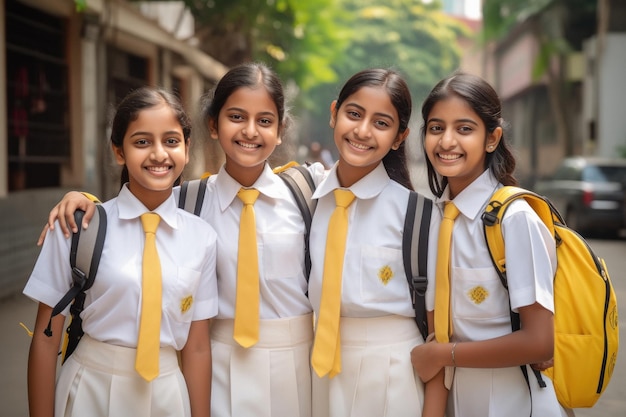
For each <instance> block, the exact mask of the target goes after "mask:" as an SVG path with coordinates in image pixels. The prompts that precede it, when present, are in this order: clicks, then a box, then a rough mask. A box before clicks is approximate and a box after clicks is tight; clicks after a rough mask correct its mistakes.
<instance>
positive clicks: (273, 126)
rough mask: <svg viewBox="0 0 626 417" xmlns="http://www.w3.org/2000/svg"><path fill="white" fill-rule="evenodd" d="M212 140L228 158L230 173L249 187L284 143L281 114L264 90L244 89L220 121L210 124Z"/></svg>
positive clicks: (235, 95) (237, 92)
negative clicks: (279, 116)
mask: <svg viewBox="0 0 626 417" xmlns="http://www.w3.org/2000/svg"><path fill="white" fill-rule="evenodd" d="M209 129H210V131H211V138H213V139H217V140H219V142H220V145H221V146H222V149H223V150H224V153H225V154H226V165H225V169H226V172H228V174H229V175H230V176H232V177H233V178H234V179H235V180H237V181H238V182H239V183H240V184H242V185H245V186H250V185H252V184H253V183H254V182H255V181H256V179H257V178H258V177H259V176H260V175H261V172H262V171H263V167H264V165H265V161H266V160H267V158H269V156H270V155H271V154H272V152H274V149H275V148H276V146H278V145H279V144H280V143H281V139H280V131H281V126H280V121H279V118H278V110H277V108H276V105H275V104H274V101H273V100H272V97H271V96H270V95H269V93H268V92H267V90H266V89H265V88H263V87H258V88H251V87H241V88H238V89H237V90H235V91H234V92H233V93H232V94H231V95H230V96H229V97H228V99H227V100H226V102H225V103H224V105H223V106H222V109H221V110H220V112H219V116H218V120H217V121H216V120H210V121H209Z"/></svg>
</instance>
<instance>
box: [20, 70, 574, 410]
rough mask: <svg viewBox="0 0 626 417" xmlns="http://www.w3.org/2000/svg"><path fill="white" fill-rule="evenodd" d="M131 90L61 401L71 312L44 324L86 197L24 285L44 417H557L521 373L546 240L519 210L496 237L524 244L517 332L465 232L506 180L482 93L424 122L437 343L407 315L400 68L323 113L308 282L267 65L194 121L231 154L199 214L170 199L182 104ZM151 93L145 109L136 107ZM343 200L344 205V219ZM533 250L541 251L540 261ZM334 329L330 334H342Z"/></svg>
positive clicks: (32, 379) (442, 102) (246, 74)
mask: <svg viewBox="0 0 626 417" xmlns="http://www.w3.org/2000/svg"><path fill="white" fill-rule="evenodd" d="M138 91H139V92H133V93H131V94H130V95H129V96H128V97H127V98H126V99H125V100H124V101H123V102H122V104H121V105H120V107H119V108H118V112H117V114H116V120H118V119H120V120H119V122H118V127H119V129H118V130H120V132H119V133H120V135H121V136H119V135H118V136H119V138H118V137H115V138H114V137H113V135H112V145H111V146H112V149H113V153H114V155H115V157H116V161H117V162H118V164H120V165H122V166H124V167H125V172H126V171H127V172H128V174H129V175H128V177H126V178H123V179H122V182H123V183H124V185H123V186H122V189H121V191H120V194H119V195H118V197H117V198H115V199H113V200H110V201H108V202H106V203H104V207H105V209H106V211H107V214H108V215H109V218H111V220H112V221H111V224H110V225H109V227H108V235H107V240H106V242H105V247H104V251H103V255H102V261H101V266H100V270H99V271H100V272H99V274H98V278H97V279H96V284H95V285H94V287H93V288H92V289H91V290H89V295H88V299H87V302H86V308H85V310H84V313H83V328H84V330H85V336H84V337H83V340H82V341H81V342H80V344H79V346H78V348H77V350H76V352H75V353H74V354H73V355H72V356H71V357H70V358H69V360H68V362H66V364H65V365H64V366H63V367H62V368H61V370H60V377H59V380H58V381H57V382H56V389H55V379H54V374H55V369H56V360H57V359H56V358H57V357H56V355H57V351H58V345H59V342H60V334H61V333H62V325H63V317H61V316H59V317H57V318H55V319H54V321H53V336H52V337H47V336H45V335H44V334H43V328H44V327H45V325H46V323H47V321H48V319H49V317H50V310H51V307H49V306H50V305H54V304H55V303H56V301H58V298H59V297H60V296H61V295H63V294H64V293H65V291H66V290H67V288H69V286H70V285H71V282H70V278H69V277H70V273H69V270H68V268H69V266H68V265H66V264H67V261H66V259H67V256H66V255H67V253H68V251H69V243H68V242H69V240H68V239H67V237H68V236H69V231H70V229H72V230H74V231H75V230H76V228H77V225H76V224H75V221H74V218H73V211H74V210H75V209H76V208H81V209H83V210H85V211H86V213H87V214H86V215H85V221H88V219H89V218H90V213H92V212H93V210H94V207H93V203H92V202H90V201H89V200H88V199H87V198H85V197H84V196H83V194H81V193H77V192H72V193H69V194H67V195H66V197H64V199H63V200H62V201H61V202H60V203H59V204H58V205H57V206H56V207H55V209H53V211H52V212H51V214H50V219H51V220H50V222H49V226H50V228H49V231H48V236H47V238H46V239H45V242H44V244H43V248H42V252H41V255H40V258H39V260H38V261H37V264H36V266H35V269H34V271H33V274H32V275H31V278H30V280H29V282H28V284H27V286H26V288H25V290H24V292H25V294H26V295H28V296H30V297H32V298H33V299H35V300H37V301H39V303H40V304H39V305H40V307H39V312H38V314H37V323H36V326H35V335H34V337H33V342H32V345H31V353H30V357H29V404H30V407H31V416H39V415H42V416H43V415H47V416H51V415H53V410H54V415H55V416H57V417H58V416H78V415H85V410H93V409H94V407H98V408H97V411H94V412H93V415H99V416H100V415H102V416H113V415H115V416H126V415H128V416H131V415H132V416H142V415H145V416H189V415H193V416H203V415H209V414H212V415H213V416H233V417H240V416H244V417H245V416H255V417H257V416H261V417H264V416H267V417H270V416H273V417H282V416H285V417H293V416H300V417H308V416H314V417H345V416H371V417H380V416H388V417H400V416H439V417H441V416H444V415H447V416H457V417H465V416H470V417H471V416H477V417H478V416H480V417H484V416H503V415H507V416H528V415H530V412H531V406H532V412H533V415H541V416H560V415H561V412H562V410H561V408H560V406H559V405H558V403H557V402H556V397H555V394H554V390H550V389H543V390H541V391H540V392H539V390H538V389H537V388H536V387H535V386H531V387H530V388H531V390H532V395H529V392H528V387H527V386H526V382H525V380H524V378H523V376H522V373H521V372H520V368H519V367H520V365H523V364H527V363H533V364H537V365H536V366H541V363H543V362H547V361H549V360H550V359H551V357H552V351H551V346H552V345H551V344H552V343H553V342H552V340H551V337H552V333H551V330H552V327H551V325H552V312H553V304H552V286H551V282H552V276H553V275H554V268H555V262H554V260H555V254H554V253H553V252H551V250H550V249H549V248H551V247H553V246H554V245H553V244H552V245H551V244H550V239H551V237H550V236H549V234H547V233H546V230H544V227H543V224H542V223H541V221H540V220H539V219H538V218H537V217H536V216H535V215H534V212H533V211H532V210H531V209H530V208H529V207H528V206H526V205H525V203H522V202H520V203H519V204H517V205H518V206H519V207H518V209H517V210H516V211H515V214H511V215H510V216H509V218H505V222H506V229H507V230H510V232H508V233H505V236H504V237H505V241H506V242H507V243H508V242H509V241H511V242H514V241H516V240H517V241H518V242H519V243H517V244H516V246H515V250H516V252H515V253H516V257H518V259H519V263H516V264H515V265H508V270H509V282H510V283H509V286H510V290H511V305H510V307H511V308H513V309H515V310H516V311H519V313H520V316H521V322H522V330H521V331H518V332H514V333H512V332H511V327H510V321H507V320H509V319H508V317H509V296H508V295H507V294H506V292H505V290H504V289H503V288H501V286H499V285H495V284H494V283H495V282H496V281H497V280H498V278H497V276H496V274H495V270H494V269H493V267H492V266H491V264H490V262H491V261H490V260H489V258H488V253H487V249H486V248H485V247H484V242H482V241H477V240H476V238H475V237H474V236H479V235H478V234H476V230H478V229H477V228H478V227H479V224H478V223H479V222H480V220H479V218H478V217H479V216H478V214H479V213H480V212H481V208H482V206H484V205H485V204H486V203H487V200H488V199H489V197H490V195H491V193H492V192H493V189H495V188H496V187H499V186H502V185H509V184H512V183H514V182H515V180H514V178H513V176H512V172H513V168H514V165H515V164H514V159H513V158H512V156H511V152H510V150H509V147H508V144H507V143H506V142H505V141H504V140H503V134H502V133H503V132H502V123H503V122H502V120H501V116H500V102H499V99H498V97H497V95H496V94H495V92H494V91H493V89H492V88H491V86H489V85H488V84H487V83H486V82H484V81H483V80H482V79H480V78H478V77H474V76H471V75H467V74H462V73H457V74H453V75H452V76H450V77H448V78H446V79H444V80H442V81H441V82H440V83H439V84H438V85H437V86H436V87H435V88H434V89H433V91H432V92H431V94H430V95H429V96H428V98H427V100H426V101H425V103H424V106H423V108H422V115H423V119H424V120H423V121H424V126H423V128H422V132H421V138H422V144H423V149H424V152H425V155H426V156H427V157H428V161H427V165H428V176H429V184H430V186H431V190H432V192H433V193H434V194H435V195H436V203H437V209H436V210H434V213H433V218H432V221H431V225H430V229H431V230H430V237H431V238H430V243H429V249H428V280H429V285H428V292H427V294H426V305H427V308H428V327H429V332H430V333H433V335H431V336H429V338H428V339H427V341H428V343H424V342H425V341H424V339H423V337H422V335H421V334H420V332H419V331H418V328H417V326H416V324H415V321H414V315H415V311H414V309H413V302H412V300H411V297H410V293H409V289H408V284H407V281H406V278H405V273H404V264H403V256H402V235H403V227H404V221H405V211H406V207H407V201H408V198H409V194H410V190H411V189H412V185H411V180H410V177H409V170H408V167H407V161H406V148H405V140H406V138H407V136H408V134H409V127H408V126H409V119H410V116H411V109H412V102H411V94H410V91H409V88H408V85H407V83H406V82H405V80H404V79H403V78H402V77H401V76H400V75H399V73H397V72H396V71H394V70H391V69H367V70H364V71H361V72H359V73H357V74H355V75H353V76H352V77H351V78H350V79H349V80H348V81H347V82H346V84H345V85H344V86H343V88H342V89H341V91H340V93H339V96H338V97H337V99H336V100H334V101H333V102H332V103H331V105H330V127H331V128H332V129H333V139H334V142H335V145H336V149H337V153H338V155H339V160H338V162H337V163H335V165H334V166H333V167H332V168H330V170H324V168H323V166H322V165H321V164H313V165H310V166H308V169H309V171H310V173H311V175H312V177H313V179H314V181H315V182H316V184H317V188H316V190H315V193H314V195H313V198H314V199H317V208H316V211H315V214H314V216H313V222H312V226H311V232H310V236H309V245H310V256H311V270H310V276H309V277H307V276H306V273H305V268H304V264H305V259H304V258H305V238H304V236H305V225H304V221H303V219H302V215H301V212H300V209H299V208H298V206H297V204H296V201H295V199H294V197H293V195H292V194H291V192H290V190H289V189H288V188H287V186H286V185H285V183H284V182H283V181H282V179H280V178H279V177H278V176H277V175H276V174H275V173H274V172H273V171H272V169H271V167H270V166H269V165H268V163H267V160H268V158H269V157H270V155H271V154H272V153H273V151H274V149H275V148H276V147H277V146H278V145H279V144H280V143H281V140H282V138H283V137H284V132H285V129H286V127H287V116H286V111H285V103H284V96H283V89H282V86H281V83H280V80H279V79H278V77H277V76H276V74H275V73H274V72H272V71H271V70H270V69H269V68H268V67H266V66H265V65H263V64H259V63H248V64H243V65H240V66H237V67H235V68H233V69H231V70H230V71H229V72H228V73H227V74H226V75H225V76H224V77H223V78H222V79H221V80H220V81H219V83H218V84H217V85H216V87H215V88H214V90H213V91H212V93H211V95H210V97H209V100H207V103H206V106H205V107H204V108H203V117H204V120H205V121H206V123H207V125H208V129H209V132H210V137H211V139H214V140H217V141H219V143H220V146H221V148H222V149H223V150H224V154H225V158H226V160H225V163H224V165H223V166H222V167H221V169H220V170H219V172H218V173H217V174H216V175H212V176H210V177H209V179H208V182H207V184H206V187H207V189H206V193H205V196H204V202H203V205H202V210H201V212H200V214H199V218H198V217H194V216H193V215H191V214H188V213H186V212H184V211H183V210H181V209H177V208H176V206H177V205H176V199H177V198H178V194H179V189H178V187H174V185H175V184H177V183H178V181H179V176H180V174H181V172H182V168H183V167H184V165H185V163H186V162H187V160H188V149H189V130H188V121H187V120H186V119H185V117H184V115H183V114H182V113H181V111H180V105H179V104H178V103H177V102H176V101H175V99H173V98H172V97H171V96H170V95H169V94H167V93H165V92H163V91H161V90H158V89H152V88H143V89H140V90H138ZM141 95H146V96H147V97H149V98H150V99H149V100H148V99H147V98H146V99H144V101H145V102H146V103H144V105H143V106H142V107H139V106H137V104H136V101H137V100H140V101H141V99H143V98H142V97H137V96H141ZM129 102H130V103H129ZM124 104H126V106H124ZM157 119H158V120H159V122H158V123H157ZM166 120H168V121H169V124H167V123H166ZM114 126H115V121H114ZM113 131H114V133H115V131H116V130H115V129H113ZM242 189H243V190H249V189H255V190H257V191H258V197H257V199H256V201H255V202H254V212H255V221H256V237H257V248H258V267H259V268H258V275H259V277H258V279H259V290H258V292H259V309H258V310H259V320H258V336H257V337H256V339H255V340H254V341H253V342H252V345H251V346H249V347H244V346H242V345H240V344H239V343H238V342H237V341H236V340H235V338H234V337H233V334H234V331H235V330H234V327H235V311H236V310H237V305H236V302H235V301H236V298H237V282H238V273H237V263H238V246H237V245H238V239H237V238H236V237H237V235H238V232H239V225H240V223H239V222H240V217H241V213H242V209H243V206H244V203H243V202H242V201H241V200H240V198H237V196H238V194H239V193H240V190H242ZM340 195H341V196H342V197H340ZM345 195H349V197H348V199H347V202H345V203H339V200H342V199H343V198H345ZM336 200H337V201H336ZM446 201H453V202H454V203H455V205H457V207H458V209H459V211H460V212H461V214H460V215H459V217H458V218H457V220H456V224H455V228H454V234H453V244H452V248H451V262H450V283H451V284H450V286H451V288H452V289H451V295H450V308H449V310H450V311H449V323H446V324H449V325H448V332H447V334H446V337H445V339H443V338H441V337H436V338H434V337H433V336H434V333H435V320H436V319H437V316H436V315H435V314H434V311H435V294H434V293H435V274H436V273H439V272H436V266H435V265H436V261H437V256H438V254H437V234H438V229H439V224H440V219H441V217H442V213H443V205H444V203H445V202H446ZM337 204H339V205H341V206H342V209H341V210H340V211H341V213H342V214H340V215H339V217H341V216H343V219H344V220H347V224H348V226H347V230H346V231H345V233H344V236H343V238H342V239H343V240H344V241H343V243H342V244H341V245H340V246H336V245H335V246H332V247H333V248H335V249H333V251H334V252H336V251H337V249H336V248H338V247H339V248H341V251H342V252H343V255H341V254H340V255H339V256H336V255H337V254H336V253H335V254H334V255H331V256H329V255H328V253H329V252H327V250H326V247H327V244H328V243H329V242H328V241H330V240H331V235H334V231H333V227H334V226H333V227H329V224H331V225H334V224H335V223H333V222H334V221H335V219H336V218H335V216H336V215H337V210H339V209H338V208H337ZM143 212H155V213H157V214H158V215H159V216H161V218H162V221H161V226H159V227H160V228H161V229H163V230H159V232H157V233H156V242H157V247H158V249H159V253H160V255H161V266H162V269H163V278H164V279H163V301H162V309H163V318H162V323H161V336H160V337H161V340H160V347H161V349H160V350H161V352H160V366H161V368H160V373H159V375H158V376H157V377H156V378H155V379H153V380H152V381H151V382H147V381H146V380H145V379H144V378H143V377H142V376H140V375H139V373H138V372H137V371H136V370H135V369H134V365H133V364H134V362H135V356H136V351H137V349H136V348H137V337H138V329H139V323H140V319H141V317H139V316H140V305H141V301H142V289H141V265H142V260H141V253H142V246H143V231H142V228H141V222H140V220H139V217H140V216H141V215H142V214H143ZM55 219H56V221H57V223H56V224H55V223H54V222H55ZM200 219H202V220H200ZM80 226H82V227H85V226H86V225H85V224H83V225H80ZM188 229H189V230H188ZM507 236H508V237H507ZM531 243H532V245H531ZM511 244H512V245H515V244H514V243H511ZM527 245H528V246H527ZM537 245H540V247H541V248H542V250H540V251H537V250H536V249H535V250H534V252H533V253H531V252H529V248H531V247H532V248H536V247H537ZM118 246H121V247H123V248H124V249H122V248H121V247H118ZM507 247H508V245H507ZM544 247H545V250H543V248H544ZM507 250H508V249H507ZM538 252H539V253H538ZM330 258H338V259H337V260H335V263H338V264H339V267H338V269H339V271H340V272H339V276H338V279H337V277H335V278H332V282H331V278H329V277H330V276H331V275H330V272H329V271H330V270H332V269H333V268H335V266H336V265H335V266H333V265H329V264H330V262H325V261H326V260H328V259H330ZM513 270H515V272H513ZM51 271H52V272H53V273H50V272H51ZM170 281H172V282H170ZM337 281H338V282H337ZM492 281H493V282H492ZM498 284H499V282H498ZM472 285H474V286H475V285H482V286H485V287H486V288H488V289H489V295H488V296H487V298H486V302H485V303H474V304H471V303H469V302H468V301H467V300H466V299H465V298H466V295H467V294H466V293H467V289H468V287H469V286H472ZM337 293H339V294H337ZM218 294H219V296H218ZM333 294H334V295H336V296H337V297H333ZM181 296H186V297H188V296H191V297H192V298H193V303H192V304H191V307H190V308H188V309H187V310H186V311H185V313H184V314H181V311H180V309H179V308H178V307H179V305H180V302H179V301H180V300H179V298H180V297H181ZM177 297H178V298H177ZM333 298H337V299H339V303H338V304H337V303H335V304H333V303H332V300H331V299H333ZM122 302H123V304H122ZM331 304H333V306H332V307H331ZM337 316H339V317H337ZM439 320H440V322H441V320H442V319H441V318H440V319H439ZM327 322H330V323H334V324H332V326H334V327H333V330H332V332H331V333H330V334H332V335H333V336H332V337H331V338H330V339H329V336H328V334H329V333H328V332H327V330H326V328H325V327H324V326H326V323H327ZM320 323H321V324H320ZM332 326H331V327H332ZM507 326H508V327H507ZM321 327H324V329H322V328H321ZM333 332H334V333H333ZM209 335H210V339H209ZM438 336H439V335H438ZM177 351H180V356H181V361H180V362H181V366H180V368H179V367H178V364H177V363H176V352H177ZM455 367H456V373H455V374H454V375H452V374H453V370H454V368H455ZM451 369H452V372H451ZM181 370H182V371H181ZM55 391H56V394H55ZM209 392H210V394H209ZM90 415H91V414H90Z"/></svg>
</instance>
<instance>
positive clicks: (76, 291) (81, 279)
mask: <svg viewBox="0 0 626 417" xmlns="http://www.w3.org/2000/svg"><path fill="white" fill-rule="evenodd" d="M84 214H85V212H84V211H82V210H76V212H74V218H75V219H76V224H78V225H80V224H82V220H83V216H84ZM106 229H107V216H106V212H105V211H104V208H103V207H102V206H101V205H100V204H96V211H95V213H94V216H93V218H92V219H91V222H90V223H89V228H87V229H86V230H83V229H82V227H79V228H78V232H76V233H73V234H72V246H71V249H70V265H71V266H72V281H73V284H72V287H71V288H70V289H69V291H68V292H67V293H65V295H64V296H63V297H62V298H61V300H60V301H59V302H58V303H57V304H56V305H55V306H54V308H53V309H52V313H51V315H50V320H49V321H48V327H47V328H46V329H45V330H44V333H45V334H46V336H48V337H50V336H52V329H51V325H52V318H53V317H54V316H56V315H57V314H59V313H61V312H63V310H65V308H66V307H67V305H68V304H70V303H72V305H71V306H70V323H69V325H68V327H67V328H66V334H65V340H64V342H63V349H62V351H61V352H60V354H61V355H62V356H63V363H64V362H65V361H66V360H67V358H69V356H70V355H71V354H72V353H73V352H74V349H76V346H77V345H78V342H80V339H81V337H82V336H83V334H84V333H83V328H82V319H81V317H80V313H81V312H82V311H83V308H84V304H85V291H87V290H88V289H89V288H91V286H92V285H93V282H94V279H95V278H96V273H97V272H98V266H99V265H100V257H101V255H102V248H103V246H104V238H105V236H106Z"/></svg>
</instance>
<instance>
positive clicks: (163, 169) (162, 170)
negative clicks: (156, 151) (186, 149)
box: [146, 166, 170, 172]
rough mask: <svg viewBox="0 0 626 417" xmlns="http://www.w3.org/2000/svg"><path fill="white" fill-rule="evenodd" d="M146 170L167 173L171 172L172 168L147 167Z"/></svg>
mask: <svg viewBox="0 0 626 417" xmlns="http://www.w3.org/2000/svg"><path fill="white" fill-rule="evenodd" d="M146 169H147V170H148V171H152V172H165V171H169V170H170V167H169V166H158V167H147V168H146Z"/></svg>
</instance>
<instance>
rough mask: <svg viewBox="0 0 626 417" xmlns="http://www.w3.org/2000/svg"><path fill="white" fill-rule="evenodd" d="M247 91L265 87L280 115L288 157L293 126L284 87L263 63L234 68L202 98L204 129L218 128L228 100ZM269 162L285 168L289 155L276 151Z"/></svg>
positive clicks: (281, 130) (283, 146) (279, 126)
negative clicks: (235, 93) (288, 136)
mask: <svg viewBox="0 0 626 417" xmlns="http://www.w3.org/2000/svg"><path fill="white" fill-rule="evenodd" d="M244 87H250V88H259V87H263V88H264V89H265V90H266V91H267V93H268V94H269V96H270V98H271V99H272V101H273V102H274V105H275V106H276V111H277V112H278V134H279V136H280V137H281V138H282V139H283V145H282V146H281V148H283V149H284V153H286V152H287V147H286V146H285V138H286V137H287V133H288V130H289V127H290V125H291V117H290V115H289V112H288V110H287V105H286V103H285V92H284V89H283V84H282V82H281V80H280V78H279V77H278V75H277V74H276V72H275V71H274V70H272V69H271V68H270V67H268V66H267V65H266V64H264V63H262V62H245V63H243V64H239V65H237V66H235V67H233V68H231V69H230V70H229V71H228V72H227V73H226V74H224V76H223V77H222V78H221V79H220V80H219V82H218V83H217V85H216V86H215V87H214V88H213V89H212V90H211V91H209V92H208V93H207V94H205V95H204V96H203V97H202V112H201V113H202V121H203V123H204V125H205V127H208V125H209V122H211V121H212V122H214V123H215V124H216V126H217V123H218V120H219V115H220V111H221V110H222V107H224V103H226V100H228V98H229V97H230V96H231V95H232V94H233V93H234V92H235V91H237V90H238V89H240V88H244ZM268 159H269V160H270V164H272V163H275V162H279V163H281V164H282V163H284V162H286V160H285V159H286V155H281V152H278V151H277V150H274V152H273V153H272V155H271V156H270V157H269V158H268Z"/></svg>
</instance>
